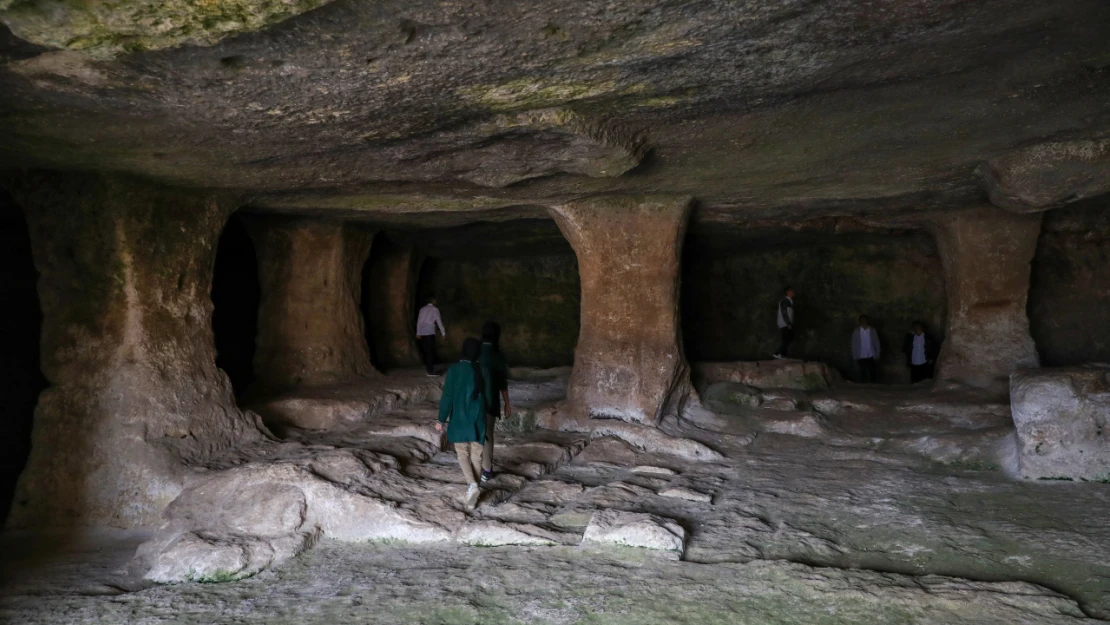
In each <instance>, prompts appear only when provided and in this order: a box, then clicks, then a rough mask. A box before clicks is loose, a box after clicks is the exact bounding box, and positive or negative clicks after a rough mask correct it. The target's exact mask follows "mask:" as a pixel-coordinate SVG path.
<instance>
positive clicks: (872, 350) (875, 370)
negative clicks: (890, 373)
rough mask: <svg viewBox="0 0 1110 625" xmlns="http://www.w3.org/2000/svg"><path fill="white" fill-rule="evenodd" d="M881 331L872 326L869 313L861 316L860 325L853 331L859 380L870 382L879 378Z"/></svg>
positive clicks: (853, 351) (853, 347) (853, 350)
mask: <svg viewBox="0 0 1110 625" xmlns="http://www.w3.org/2000/svg"><path fill="white" fill-rule="evenodd" d="M881 353H882V347H881V346H880V345H879V333H878V332H876V331H875V328H873V327H871V322H870V320H868V318H867V315H860V316H859V327H857V328H856V329H855V330H854V331H853V332H852V358H854V359H855V361H856V364H857V365H859V381H860V382H861V383H863V384H870V383H871V382H876V381H878V379H879V355H880V354H881Z"/></svg>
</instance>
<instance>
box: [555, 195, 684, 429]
mask: <svg viewBox="0 0 1110 625" xmlns="http://www.w3.org/2000/svg"><path fill="white" fill-rule="evenodd" d="M689 210H690V199H689V198H673V197H621V198H603V199H590V200H581V201H578V202H573V203H569V204H563V205H560V206H557V207H555V208H553V209H552V214H553V215H554V216H555V220H556V222H557V223H558V224H559V228H560V229H561V230H562V231H563V234H564V235H565V236H566V238H567V240H569V241H570V244H571V246H572V247H573V248H574V252H575V254H576V255H577V256H578V267H579V272H580V273H581V279H582V315H581V317H582V326H581V329H580V331H579V336H578V347H577V349H576V350H575V361H574V372H573V373H572V374H571V378H570V386H569V388H568V390H567V399H568V401H569V402H570V403H571V405H572V406H573V407H574V408H575V409H577V410H579V411H581V412H582V413H583V414H588V415H590V416H599V417H604V418H610V419H621V420H624V421H633V422H638V423H644V424H648V425H654V424H657V423H658V422H659V420H660V418H661V417H662V416H663V414H664V413H665V412H667V411H677V408H678V407H679V406H681V404H682V402H683V401H684V400H685V398H686V396H687V395H688V394H689V392H690V380H689V367H688V365H687V364H686V359H685V356H684V355H683V353H682V344H681V337H680V331H681V330H680V323H679V312H678V310H679V309H678V304H679V302H678V294H679V293H678V283H679V263H680V259H681V257H682V243H683V240H684V238H685V233H686V220H687V215H688V213H689Z"/></svg>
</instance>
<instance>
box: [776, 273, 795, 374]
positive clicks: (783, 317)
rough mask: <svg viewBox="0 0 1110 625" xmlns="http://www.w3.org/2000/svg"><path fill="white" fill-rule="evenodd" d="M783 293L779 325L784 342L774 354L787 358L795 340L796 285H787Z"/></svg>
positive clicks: (780, 301)
mask: <svg viewBox="0 0 1110 625" xmlns="http://www.w3.org/2000/svg"><path fill="white" fill-rule="evenodd" d="M782 294H783V298H782V299H781V300H779V308H778V326H779V334H780V335H781V336H782V343H780V344H779V350H778V351H777V352H775V353H774V354H773V356H774V357H775V358H786V357H787V355H786V352H787V350H788V349H790V344H791V343H793V342H794V287H790V286H788V287H786V288H785V289H783V290H782Z"/></svg>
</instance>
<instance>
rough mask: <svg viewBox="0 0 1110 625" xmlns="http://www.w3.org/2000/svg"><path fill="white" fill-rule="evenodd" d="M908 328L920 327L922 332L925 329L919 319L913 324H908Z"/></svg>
mask: <svg viewBox="0 0 1110 625" xmlns="http://www.w3.org/2000/svg"><path fill="white" fill-rule="evenodd" d="M910 328H921V331H922V332H924V331H925V324H924V323H922V322H920V321H914V322H913V325H912V326H910Z"/></svg>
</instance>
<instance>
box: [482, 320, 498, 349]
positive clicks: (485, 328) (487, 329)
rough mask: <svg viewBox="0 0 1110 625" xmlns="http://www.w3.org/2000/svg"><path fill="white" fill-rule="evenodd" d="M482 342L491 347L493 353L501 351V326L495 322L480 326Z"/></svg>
mask: <svg viewBox="0 0 1110 625" xmlns="http://www.w3.org/2000/svg"><path fill="white" fill-rule="evenodd" d="M482 340H483V341H485V342H486V343H489V344H490V345H493V351H495V352H499V351H501V325H500V324H499V323H497V322H496V321H487V322H485V323H484V324H482Z"/></svg>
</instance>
